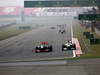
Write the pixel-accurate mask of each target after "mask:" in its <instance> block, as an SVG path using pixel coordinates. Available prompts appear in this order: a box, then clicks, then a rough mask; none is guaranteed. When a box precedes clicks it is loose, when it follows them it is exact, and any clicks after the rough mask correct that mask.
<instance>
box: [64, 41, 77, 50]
mask: <svg viewBox="0 0 100 75" xmlns="http://www.w3.org/2000/svg"><path fill="white" fill-rule="evenodd" d="M67 50H76V45H75V44H74V43H72V42H71V41H68V42H67V43H66V44H63V45H62V51H67Z"/></svg>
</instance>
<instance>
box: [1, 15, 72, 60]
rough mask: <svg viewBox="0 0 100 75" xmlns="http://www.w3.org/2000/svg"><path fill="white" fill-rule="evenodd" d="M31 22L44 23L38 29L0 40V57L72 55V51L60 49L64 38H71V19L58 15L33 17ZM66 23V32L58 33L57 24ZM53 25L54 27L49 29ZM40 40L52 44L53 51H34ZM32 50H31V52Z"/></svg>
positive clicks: (64, 40)
mask: <svg viewBox="0 0 100 75" xmlns="http://www.w3.org/2000/svg"><path fill="white" fill-rule="evenodd" d="M31 22H32V23H33V24H41V25H43V24H44V25H45V26H44V27H42V26H41V27H40V28H38V29H34V30H32V31H29V32H26V33H23V34H20V35H18V36H15V37H11V38H9V39H6V40H2V41H0V58H35V59H37V58H50V57H72V56H73V53H72V51H64V52H62V51H61V45H62V44H63V43H65V42H66V40H71V24H72V23H73V19H72V18H70V17H67V16H65V17H64V16H62V17H61V16H59V17H35V18H33V19H32V20H31ZM63 24H66V27H65V29H66V33H64V34H61V33H59V32H58V31H59V27H58V26H57V25H63ZM51 27H55V29H51ZM42 41H48V42H49V44H51V45H52V46H53V52H49V53H35V52H34V49H35V47H36V46H37V45H38V44H39V43H40V42H42ZM32 50H33V52H32Z"/></svg>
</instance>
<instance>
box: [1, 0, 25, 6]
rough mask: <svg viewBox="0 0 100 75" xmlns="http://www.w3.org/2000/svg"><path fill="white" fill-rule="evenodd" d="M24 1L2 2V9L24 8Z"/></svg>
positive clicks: (11, 0)
mask: <svg viewBox="0 0 100 75" xmlns="http://www.w3.org/2000/svg"><path fill="white" fill-rule="evenodd" d="M23 5H24V0H0V7H7V6H23Z"/></svg>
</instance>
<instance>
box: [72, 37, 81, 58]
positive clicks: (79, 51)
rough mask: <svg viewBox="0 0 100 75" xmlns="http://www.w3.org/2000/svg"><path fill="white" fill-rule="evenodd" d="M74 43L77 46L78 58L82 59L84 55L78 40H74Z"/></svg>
mask: <svg viewBox="0 0 100 75" xmlns="http://www.w3.org/2000/svg"><path fill="white" fill-rule="evenodd" d="M73 43H75V44H76V50H75V54H76V56H77V57H80V56H81V55H82V54H83V53H82V50H81V47H80V44H79V41H78V39H77V38H73Z"/></svg>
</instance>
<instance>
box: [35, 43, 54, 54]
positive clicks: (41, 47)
mask: <svg viewBox="0 0 100 75" xmlns="http://www.w3.org/2000/svg"><path fill="white" fill-rule="evenodd" d="M39 52H52V45H49V44H48V42H42V43H41V44H40V45H39V46H37V47H36V48H35V53H39Z"/></svg>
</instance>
